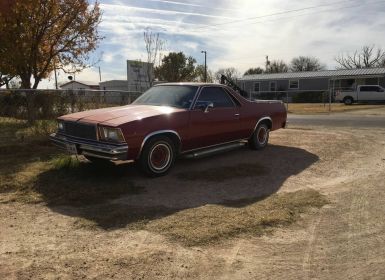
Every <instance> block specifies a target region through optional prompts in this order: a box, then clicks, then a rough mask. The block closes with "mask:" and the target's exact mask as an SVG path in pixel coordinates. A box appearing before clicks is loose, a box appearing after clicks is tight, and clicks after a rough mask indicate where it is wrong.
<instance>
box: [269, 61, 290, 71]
mask: <svg viewBox="0 0 385 280" xmlns="http://www.w3.org/2000/svg"><path fill="white" fill-rule="evenodd" d="M288 71H289V67H288V66H287V64H286V63H285V62H284V61H283V60H273V61H271V62H270V65H269V67H268V68H267V70H266V73H285V72H288Z"/></svg>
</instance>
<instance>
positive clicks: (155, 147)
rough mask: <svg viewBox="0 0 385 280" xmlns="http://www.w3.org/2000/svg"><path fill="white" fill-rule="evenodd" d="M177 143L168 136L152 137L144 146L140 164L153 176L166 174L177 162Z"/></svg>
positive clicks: (144, 170) (145, 171)
mask: <svg viewBox="0 0 385 280" xmlns="http://www.w3.org/2000/svg"><path fill="white" fill-rule="evenodd" d="M175 157H176V153H175V144H174V143H173V141H172V140H171V139H170V138H168V137H166V136H157V137H154V138H152V139H150V140H149V141H148V142H147V143H146V144H145V146H144V148H143V151H142V154H141V156H140V159H139V164H140V167H141V169H142V170H143V172H144V173H146V174H147V175H149V176H151V177H158V176H163V175H166V174H167V172H168V171H170V169H171V167H172V166H173V164H174V162H175Z"/></svg>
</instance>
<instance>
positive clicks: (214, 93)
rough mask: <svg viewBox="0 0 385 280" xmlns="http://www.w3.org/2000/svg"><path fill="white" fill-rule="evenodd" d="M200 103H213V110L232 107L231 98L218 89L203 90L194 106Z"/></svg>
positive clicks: (206, 88) (208, 88)
mask: <svg viewBox="0 0 385 280" xmlns="http://www.w3.org/2000/svg"><path fill="white" fill-rule="evenodd" d="M201 102H213V104H214V108H226V107H234V102H233V101H232V100H231V97H230V96H229V95H228V94H227V93H226V92H225V91H224V90H223V89H221V88H219V87H205V88H203V89H202V91H201V93H200V95H199V98H198V100H197V103H196V104H195V106H196V105H197V104H199V103H201Z"/></svg>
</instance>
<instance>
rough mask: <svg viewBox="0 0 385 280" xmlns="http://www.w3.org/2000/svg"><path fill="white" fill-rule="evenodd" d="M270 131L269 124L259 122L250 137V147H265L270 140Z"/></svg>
mask: <svg viewBox="0 0 385 280" xmlns="http://www.w3.org/2000/svg"><path fill="white" fill-rule="evenodd" d="M269 132H270V129H269V127H268V126H267V124H265V123H261V124H259V125H258V126H257V128H256V129H255V131H254V133H253V135H252V136H251V137H250V139H249V147H250V148H251V149H252V150H261V149H263V148H265V147H266V146H267V143H268V142H269Z"/></svg>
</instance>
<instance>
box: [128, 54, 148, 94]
mask: <svg viewBox="0 0 385 280" xmlns="http://www.w3.org/2000/svg"><path fill="white" fill-rule="evenodd" d="M153 81H154V65H153V64H152V63H147V62H141V61H136V60H127V82H128V90H129V91H140V92H144V91H146V90H147V89H149V88H150V87H151V85H152V82H153Z"/></svg>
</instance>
